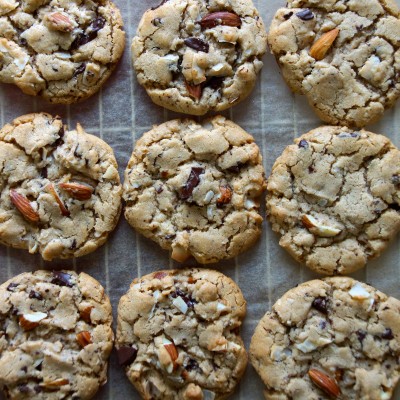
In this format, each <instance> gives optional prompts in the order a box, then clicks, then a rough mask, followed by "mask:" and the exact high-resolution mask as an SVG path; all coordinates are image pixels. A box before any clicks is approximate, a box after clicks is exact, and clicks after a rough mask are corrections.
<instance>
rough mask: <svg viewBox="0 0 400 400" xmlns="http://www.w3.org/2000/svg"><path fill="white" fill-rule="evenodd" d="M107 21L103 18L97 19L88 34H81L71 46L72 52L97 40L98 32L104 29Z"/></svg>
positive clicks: (89, 28)
mask: <svg viewBox="0 0 400 400" xmlns="http://www.w3.org/2000/svg"><path fill="white" fill-rule="evenodd" d="M105 24H106V20H105V19H104V18H103V17H98V18H96V19H95V20H94V21H93V22H92V23H91V24H90V25H89V27H88V29H87V30H86V33H81V34H79V35H78V36H77V37H76V38H75V40H74V41H73V42H72V44H71V50H76V49H78V48H79V47H81V46H83V45H85V44H87V43H89V42H91V41H92V40H94V39H96V37H97V32H98V31H99V30H100V29H103V28H104V25H105Z"/></svg>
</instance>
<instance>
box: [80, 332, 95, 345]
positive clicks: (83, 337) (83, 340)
mask: <svg viewBox="0 0 400 400" xmlns="http://www.w3.org/2000/svg"><path fill="white" fill-rule="evenodd" d="M76 340H77V342H78V343H79V344H80V345H81V347H86V346H87V345H88V344H91V343H93V342H92V336H91V335H90V332H88V331H83V332H79V333H78V334H77V335H76Z"/></svg>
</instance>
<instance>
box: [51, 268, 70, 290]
mask: <svg viewBox="0 0 400 400" xmlns="http://www.w3.org/2000/svg"><path fill="white" fill-rule="evenodd" d="M51 283H53V284H54V285H58V286H67V287H72V283H71V275H69V274H66V273H65V272H61V271H53V279H52V280H51Z"/></svg>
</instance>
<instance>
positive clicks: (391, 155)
mask: <svg viewBox="0 0 400 400" xmlns="http://www.w3.org/2000/svg"><path fill="white" fill-rule="evenodd" d="M295 143H296V144H294V145H290V146H288V147H287V148H286V149H285V150H284V152H283V154H282V155H281V156H280V157H279V158H278V159H277V160H276V162H275V164H274V165H273V167H272V172H271V176H270V177H269V178H268V183H267V190H268V194H267V199H266V200H267V216H268V219H269V221H270V223H271V226H272V229H273V230H274V231H275V232H278V233H279V234H280V235H282V236H281V239H280V241H279V244H280V245H281V246H282V247H283V248H285V249H286V250H287V251H288V252H289V253H290V254H291V255H292V256H293V257H294V258H295V259H296V260H298V261H300V262H303V263H305V264H306V265H307V266H308V267H309V268H311V269H313V270H315V271H317V272H319V273H322V274H328V275H333V274H337V273H339V274H347V273H351V272H353V271H355V270H357V269H359V268H362V267H364V265H365V264H366V262H367V261H368V260H369V259H371V258H374V257H377V256H379V255H380V254H381V252H382V251H384V250H385V249H386V247H387V246H388V244H389V241H390V239H392V238H393V237H394V236H395V235H396V233H397V232H398V231H399V230H400V151H399V150H398V149H397V148H396V147H395V146H394V145H393V144H392V143H391V142H390V140H389V139H388V138H386V137H385V136H383V135H377V134H374V133H371V132H368V131H365V130H360V131H353V130H351V129H349V128H345V127H334V126H324V127H320V128H317V129H314V130H312V131H310V132H309V133H307V134H305V135H303V136H301V137H300V138H298V139H296V140H295Z"/></svg>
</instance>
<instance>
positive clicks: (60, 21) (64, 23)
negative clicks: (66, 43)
mask: <svg viewBox="0 0 400 400" xmlns="http://www.w3.org/2000/svg"><path fill="white" fill-rule="evenodd" d="M45 20H46V21H47V22H48V26H49V28H51V29H54V30H56V31H60V32H72V31H73V29H74V25H73V24H72V22H71V20H70V19H69V18H68V16H67V15H65V14H62V13H60V12H54V13H51V14H47V15H46V17H45Z"/></svg>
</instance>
